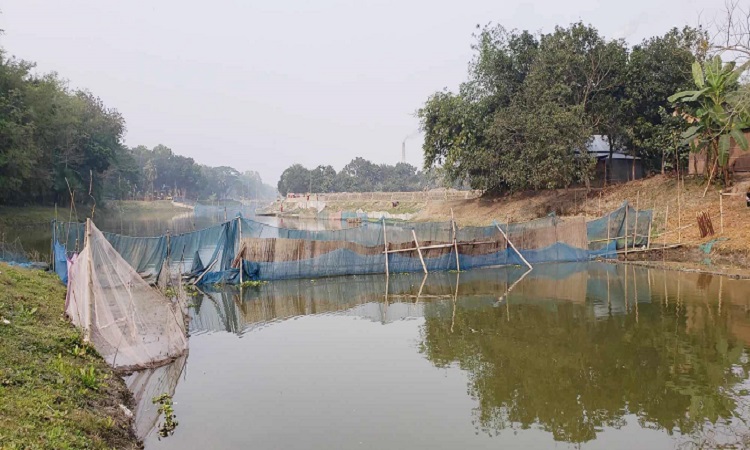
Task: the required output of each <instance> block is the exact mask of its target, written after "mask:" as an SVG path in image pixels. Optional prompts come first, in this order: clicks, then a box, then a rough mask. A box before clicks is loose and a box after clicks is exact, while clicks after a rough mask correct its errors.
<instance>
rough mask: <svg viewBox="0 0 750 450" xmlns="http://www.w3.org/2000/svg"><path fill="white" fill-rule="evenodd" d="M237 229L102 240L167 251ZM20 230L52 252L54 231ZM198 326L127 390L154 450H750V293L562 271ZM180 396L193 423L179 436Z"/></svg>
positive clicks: (446, 281) (210, 305)
mask: <svg viewBox="0 0 750 450" xmlns="http://www.w3.org/2000/svg"><path fill="white" fill-rule="evenodd" d="M223 219H224V218H223V216H221V215H219V216H216V217H195V216H193V215H192V214H181V215H178V216H173V215H166V216H163V215H154V214H142V215H135V216H133V215H131V216H129V217H127V218H121V217H119V216H118V215H116V214H114V215H103V216H101V217H99V218H98V219H97V225H98V226H99V227H100V228H102V229H104V230H105V231H111V232H115V233H121V234H126V235H137V236H147V235H159V234H162V233H164V231H165V230H167V229H169V230H170V231H172V232H173V233H180V232H186V231H192V230H193V229H200V228H204V227H206V226H210V225H213V224H216V223H219V222H221V221H222V220H223ZM258 220H263V221H265V222H266V223H269V224H271V225H276V226H284V227H290V228H295V227H305V228H313V227H315V228H319V227H331V226H342V225H341V224H340V223H336V224H332V223H328V222H304V221H298V220H286V221H284V222H283V223H281V222H280V219H277V218H258ZM17 231H18V233H19V236H20V237H21V238H22V239H24V242H25V247H30V248H32V249H37V248H38V251H39V252H40V254H43V252H45V251H48V249H49V239H50V231H49V227H48V226H40V227H38V229H23V230H17ZM509 289H510V292H508V290H509ZM189 311H190V315H191V321H190V334H191V337H190V351H189V355H188V356H187V357H183V358H181V359H179V360H177V361H175V362H174V363H173V364H171V365H169V366H164V367H161V368H158V369H154V370H151V371H143V372H138V373H135V374H133V375H131V376H129V377H127V378H126V382H127V383H128V385H129V387H130V388H131V390H132V391H133V393H134V396H135V399H136V403H137V408H136V410H135V413H136V428H137V431H138V434H139V435H140V436H142V437H144V440H145V444H146V448H147V449H154V450H168V449H184V448H211V449H224V448H250V447H252V448H258V449H292V448H306V449H308V448H309V449H331V448H362V449H380V448H387V449H400V448H405V449H414V448H431V449H442V448H450V449H454V448H466V449H474V448H476V449H485V448H487V449H489V448H493V449H494V448H529V449H535V448H540V449H546V448H584V449H619V448H622V449H630V448H644V449H675V448H679V449H683V448H716V447H718V446H721V445H725V446H727V447H726V448H746V447H748V446H750V429H748V427H747V426H746V425H744V423H745V421H747V420H748V419H750V404H749V403H748V401H749V400H750V397H748V395H749V394H748V392H750V381H748V370H750V354H748V350H747V346H748V345H749V344H750V281H744V280H733V279H728V278H725V277H720V276H712V275H706V274H695V273H681V272H670V271H663V270H653V269H646V268H640V267H635V266H626V265H615V264H608V263H595V262H592V263H585V264H578V263H577V264H568V263H566V264H546V265H538V266H536V267H535V268H534V270H533V271H531V272H530V273H528V274H525V271H524V270H522V269H521V268H517V267H512V268H503V269H484V270H474V271H469V272H463V273H460V274H457V273H433V274H430V275H428V276H427V277H424V276H423V275H422V274H410V275H392V276H390V277H389V278H386V277H385V276H384V275H372V276H359V277H339V278H328V279H318V280H289V281H278V282H273V283H269V284H266V285H262V286H259V287H256V288H246V289H242V290H241V291H240V290H239V288H237V287H225V288H221V289H218V290H211V291H205V292H203V291H201V292H198V293H197V295H195V296H194V297H191V299H190V308H189ZM162 393H169V394H173V396H174V410H175V413H176V415H177V420H178V422H179V425H178V427H177V428H176V430H175V433H174V434H173V435H171V436H168V437H164V438H159V433H158V427H159V424H160V422H161V420H162V419H160V417H159V413H158V411H157V408H156V406H155V405H153V404H152V402H151V399H152V398H153V397H155V396H158V395H160V394H162ZM729 446H734V447H729Z"/></svg>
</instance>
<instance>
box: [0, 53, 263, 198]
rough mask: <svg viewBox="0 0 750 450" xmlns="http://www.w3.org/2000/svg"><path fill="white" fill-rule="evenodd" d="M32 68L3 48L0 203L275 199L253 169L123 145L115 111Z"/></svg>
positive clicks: (120, 120) (0, 67)
mask: <svg viewBox="0 0 750 450" xmlns="http://www.w3.org/2000/svg"><path fill="white" fill-rule="evenodd" d="M33 68H34V64H33V63H30V62H27V61H23V60H16V59H13V58H9V57H8V56H7V55H6V53H5V51H4V50H2V49H0V204H4V205H8V204H20V205H23V204H28V203H48V204H51V203H53V202H57V203H61V204H62V203H67V202H68V201H69V200H70V191H74V192H75V198H76V201H77V202H89V203H91V202H94V201H96V202H97V203H99V202H100V201H101V200H102V198H104V197H105V196H106V197H109V198H116V199H134V198H144V197H153V196H155V195H161V194H166V195H174V196H177V195H179V196H184V197H188V196H189V197H191V198H197V197H200V196H203V197H204V198H205V197H208V196H209V195H212V194H216V195H218V196H219V197H222V198H228V197H232V196H234V197H246V198H275V196H276V192H275V191H274V189H273V188H272V187H270V186H267V185H265V184H263V183H262V181H261V179H260V175H259V174H258V173H257V172H252V171H250V172H246V173H244V174H241V173H239V172H238V171H236V170H235V169H232V168H229V167H216V168H214V167H206V166H200V165H198V164H196V163H195V161H193V159H192V158H187V157H184V156H180V155H175V154H174V153H173V152H172V150H171V149H169V148H168V147H166V146H164V145H157V146H156V147H154V148H153V149H150V150H149V149H147V148H146V147H143V146H138V147H135V148H132V149H129V148H127V147H125V146H124V145H123V142H122V138H123V135H124V133H125V120H124V119H123V117H122V116H121V115H120V113H118V112H117V111H116V110H115V109H112V108H109V107H107V106H106V105H104V103H103V102H102V101H101V100H100V99H99V98H98V97H96V96H95V95H94V94H92V93H90V92H88V91H85V90H72V89H70V88H68V86H67V85H66V83H65V82H64V81H63V80H62V79H60V78H59V77H58V76H57V74H54V73H51V74H46V75H37V74H34V73H33V71H32V70H33ZM89 192H91V196H90V195H89ZM92 197H93V199H92Z"/></svg>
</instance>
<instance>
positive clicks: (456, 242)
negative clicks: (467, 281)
mask: <svg viewBox="0 0 750 450" xmlns="http://www.w3.org/2000/svg"><path fill="white" fill-rule="evenodd" d="M451 227H453V247H454V249H455V250H456V271H458V272H460V271H461V263H459V262H458V241H457V240H456V221H455V219H454V218H453V208H451Z"/></svg>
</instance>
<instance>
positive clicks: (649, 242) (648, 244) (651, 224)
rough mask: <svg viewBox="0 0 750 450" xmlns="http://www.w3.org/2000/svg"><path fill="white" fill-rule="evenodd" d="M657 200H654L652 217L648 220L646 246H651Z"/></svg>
mask: <svg viewBox="0 0 750 450" xmlns="http://www.w3.org/2000/svg"><path fill="white" fill-rule="evenodd" d="M655 211H656V200H654V208H653V209H652V210H651V219H650V220H649V221H648V236H646V248H651V227H652V226H653V224H654V214H656V212H655Z"/></svg>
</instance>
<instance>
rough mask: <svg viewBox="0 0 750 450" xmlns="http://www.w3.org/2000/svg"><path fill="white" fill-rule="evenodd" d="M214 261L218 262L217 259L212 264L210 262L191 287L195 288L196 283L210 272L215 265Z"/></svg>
mask: <svg viewBox="0 0 750 450" xmlns="http://www.w3.org/2000/svg"><path fill="white" fill-rule="evenodd" d="M216 261H218V259H214V262H212V263H211V264H209V265H208V267H207V268H206V270H204V271H203V273H202V274H201V276H199V277H198V279H196V280H195V281H193V286H195V285H196V284H198V282H199V281H201V280H202V279H203V277H204V276H206V274H207V273H208V271H209V270H211V268H212V267H213V266H214V264H216Z"/></svg>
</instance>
